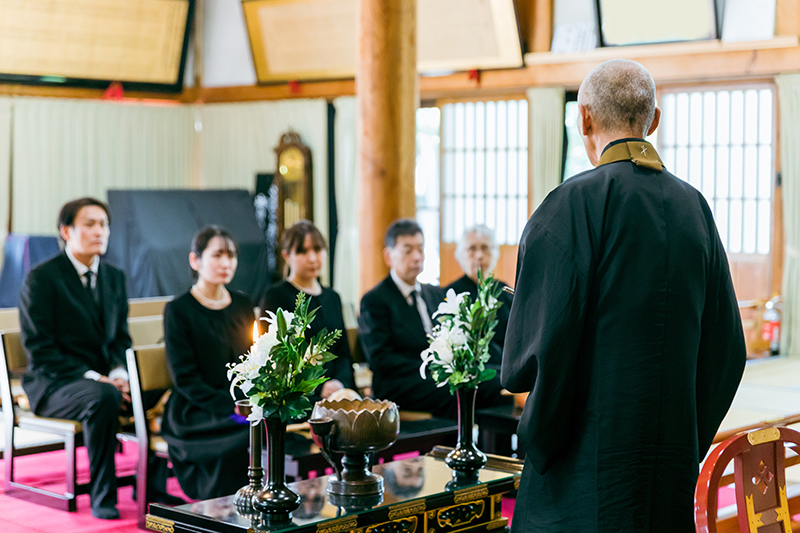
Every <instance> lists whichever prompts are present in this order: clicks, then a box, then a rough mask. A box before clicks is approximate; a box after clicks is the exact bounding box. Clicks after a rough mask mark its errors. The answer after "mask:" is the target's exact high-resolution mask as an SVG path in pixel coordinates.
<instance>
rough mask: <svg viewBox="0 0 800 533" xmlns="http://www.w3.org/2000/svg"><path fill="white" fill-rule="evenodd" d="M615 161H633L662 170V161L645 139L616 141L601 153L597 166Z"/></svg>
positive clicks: (639, 164) (641, 165) (642, 165)
mask: <svg viewBox="0 0 800 533" xmlns="http://www.w3.org/2000/svg"><path fill="white" fill-rule="evenodd" d="M617 161H633V162H634V163H635V164H636V165H638V166H640V167H646V168H651V169H653V170H663V168H664V163H662V162H661V158H660V157H658V152H656V149H655V147H653V145H652V144H650V143H649V142H647V141H628V142H624V143H617V144H615V145H614V146H612V147H611V148H608V149H607V150H606V151H605V152H603V155H601V156H600V161H598V162H597V166H598V167H599V166H601V165H606V164H608V163H616V162H617Z"/></svg>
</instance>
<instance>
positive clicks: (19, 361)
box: [0, 330, 28, 427]
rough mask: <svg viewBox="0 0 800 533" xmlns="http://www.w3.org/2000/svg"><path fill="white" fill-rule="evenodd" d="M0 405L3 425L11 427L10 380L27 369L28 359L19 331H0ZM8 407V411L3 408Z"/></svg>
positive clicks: (12, 420) (12, 415)
mask: <svg viewBox="0 0 800 533" xmlns="http://www.w3.org/2000/svg"><path fill="white" fill-rule="evenodd" d="M0 352H2V357H0V405H2V406H3V423H4V424H10V426H11V427H13V425H14V423H15V417H16V414H15V411H14V408H13V407H14V405H15V402H14V392H13V390H12V387H11V379H12V378H13V377H19V376H20V375H22V374H23V373H24V372H25V370H26V369H27V365H28V358H27V357H26V355H25V350H24V349H23V348H22V340H21V339H20V336H19V330H5V331H0ZM6 406H9V408H8V409H6V408H5V407H6Z"/></svg>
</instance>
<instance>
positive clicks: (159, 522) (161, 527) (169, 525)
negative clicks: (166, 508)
mask: <svg viewBox="0 0 800 533" xmlns="http://www.w3.org/2000/svg"><path fill="white" fill-rule="evenodd" d="M145 527H147V529H150V530H153V531H160V532H161V533H175V522H173V521H172V520H167V519H165V518H159V517H157V516H152V515H147V517H146V518H145Z"/></svg>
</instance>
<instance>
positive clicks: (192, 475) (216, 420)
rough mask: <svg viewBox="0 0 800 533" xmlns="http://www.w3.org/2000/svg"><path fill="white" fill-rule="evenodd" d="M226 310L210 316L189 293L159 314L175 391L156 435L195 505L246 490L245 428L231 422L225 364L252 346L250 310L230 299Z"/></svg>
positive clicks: (240, 299) (243, 301) (244, 301)
mask: <svg viewBox="0 0 800 533" xmlns="http://www.w3.org/2000/svg"><path fill="white" fill-rule="evenodd" d="M231 298H232V301H231V304H230V305H229V306H228V307H226V308H225V309H220V310H212V309H208V308H207V307H204V306H203V305H201V304H200V303H199V302H198V301H197V300H195V298H194V296H192V295H191V293H189V292H187V293H185V294H183V295H182V296H179V297H178V298H176V299H175V300H173V301H171V302H170V303H168V304H167V306H166V308H165V309H164V333H165V338H166V344H167V362H168V364H169V372H170V376H171V377H172V382H173V391H172V395H171V396H170V399H169V401H168V402H167V407H166V410H165V412H164V419H163V423H162V434H163V436H164V439H165V440H166V441H167V443H168V444H169V457H170V460H171V461H172V464H173V465H174V469H175V474H176V475H177V476H178V481H179V482H180V484H181V488H182V489H183V491H184V492H185V493H186V494H187V495H188V496H189V497H190V498H194V499H198V500H206V499H209V498H217V497H220V496H225V495H229V494H233V493H235V492H236V491H237V490H238V489H239V488H241V487H242V486H244V485H246V484H247V481H248V479H247V466H248V461H249V455H248V438H249V428H248V426H247V425H242V424H237V423H235V422H234V421H233V420H231V419H230V415H232V414H233V413H234V407H235V406H234V401H233V398H231V395H230V381H229V380H228V376H227V368H226V366H225V365H226V364H227V363H232V362H235V361H238V358H239V356H240V355H242V354H244V353H246V352H247V351H248V350H249V349H250V346H251V345H252V343H253V334H252V331H253V321H254V320H255V318H254V316H253V304H252V303H251V302H250V300H249V299H248V298H247V297H246V296H244V295H242V294H240V293H233V292H232V293H231Z"/></svg>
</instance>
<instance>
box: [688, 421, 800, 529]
mask: <svg viewBox="0 0 800 533" xmlns="http://www.w3.org/2000/svg"><path fill="white" fill-rule="evenodd" d="M787 445H788V446H790V447H791V446H792V445H793V446H794V447H798V446H800V433H798V432H797V431H795V430H793V429H789V428H785V427H771V428H766V429H759V430H757V431H751V432H749V433H739V434H737V435H734V436H732V437H730V438H728V439H727V440H725V441H724V442H722V443H720V444H719V445H718V446H717V447H716V448H714V450H713V451H712V452H711V454H709V456H708V458H707V459H706V461H705V463H704V464H703V469H702V471H701V472H700V477H699V478H698V480H697V487H696V489H695V498H694V501H695V506H694V510H695V525H696V528H697V532H698V533H716V531H717V493H718V492H719V486H720V483H721V482H723V483H724V481H723V474H724V472H725V468H726V467H727V466H728V464H729V463H730V462H731V461H733V462H734V463H733V464H734V473H733V480H734V484H735V491H736V509H737V517H738V523H739V531H741V532H742V533H745V532H746V533H764V532H766V531H769V532H778V531H780V532H782V533H792V526H791V517H790V514H789V503H788V499H787V495H786V476H785V471H786V448H787ZM797 450H798V448H794V451H795V452H796V451H797ZM728 478H729V476H725V479H728ZM725 484H727V483H725Z"/></svg>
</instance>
